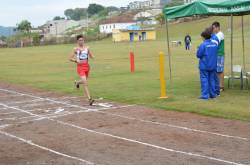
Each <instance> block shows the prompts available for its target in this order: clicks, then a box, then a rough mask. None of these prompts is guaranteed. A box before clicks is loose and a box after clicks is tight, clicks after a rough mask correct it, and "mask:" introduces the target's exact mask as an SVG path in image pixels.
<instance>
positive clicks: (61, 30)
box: [42, 20, 88, 36]
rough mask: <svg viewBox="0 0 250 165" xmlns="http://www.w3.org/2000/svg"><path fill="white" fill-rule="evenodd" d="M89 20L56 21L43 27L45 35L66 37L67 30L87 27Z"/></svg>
mask: <svg viewBox="0 0 250 165" xmlns="http://www.w3.org/2000/svg"><path fill="white" fill-rule="evenodd" d="M87 25H88V22H87V20H80V21H74V20H54V21H48V22H46V24H45V25H43V28H42V29H43V33H44V34H45V35H55V36H58V35H64V34H65V33H66V32H67V30H69V29H71V28H76V27H87Z"/></svg>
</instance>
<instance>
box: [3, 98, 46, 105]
mask: <svg viewBox="0 0 250 165" xmlns="http://www.w3.org/2000/svg"><path fill="white" fill-rule="evenodd" d="M40 101H43V100H42V99H33V100H25V101H13V102H8V105H13V104H24V103H32V102H40Z"/></svg>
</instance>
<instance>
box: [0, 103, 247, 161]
mask: <svg viewBox="0 0 250 165" xmlns="http://www.w3.org/2000/svg"><path fill="white" fill-rule="evenodd" d="M0 104H1V103H0ZM1 105H3V106H7V107H8V105H5V104H1ZM9 108H12V107H9ZM13 109H16V110H19V111H22V112H26V111H25V110H22V109H18V108H13ZM26 113H28V114H30V115H34V116H36V117H39V118H40V119H41V120H42V119H43V117H42V116H39V115H36V114H32V113H31V112H26ZM46 119H48V120H50V121H54V122H56V123H59V124H62V125H65V126H69V127H73V128H77V129H80V130H84V131H87V132H91V133H95V134H98V135H103V136H108V137H112V138H115V139H119V140H123V141H127V142H131V143H137V144H140V145H144V146H147V147H151V148H155V149H161V150H164V151H168V152H174V153H178V154H182V155H187V156H192V157H199V158H203V159H209V160H213V161H217V162H223V163H227V164H234V165H243V164H241V163H236V162H231V161H228V160H223V159H219V158H216V157H210V156H204V155H200V154H195V153H191V152H185V151H179V150H174V149H171V148H165V147H161V146H157V145H154V144H150V143H145V142H141V141H137V140H134V139H128V138H124V137H121V136H116V135H112V134H108V133H104V132H98V131H95V130H91V129H87V128H83V127H80V126H77V125H74V124H70V123H66V122H63V121H59V120H54V119H51V118H46ZM0 133H3V134H5V132H2V131H0ZM12 136H13V135H12ZM22 141H23V140H22ZM27 142H30V141H27ZM30 143H32V142H30ZM31 145H32V144H31Z"/></svg>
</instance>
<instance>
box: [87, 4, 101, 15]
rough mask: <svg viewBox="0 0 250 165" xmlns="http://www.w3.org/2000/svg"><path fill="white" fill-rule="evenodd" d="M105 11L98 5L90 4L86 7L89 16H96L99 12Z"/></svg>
mask: <svg viewBox="0 0 250 165" xmlns="http://www.w3.org/2000/svg"><path fill="white" fill-rule="evenodd" d="M104 9H105V7H103V6H102V5H99V4H95V3H93V4H90V5H89V7H88V14H89V15H90V16H92V15H95V14H98V13H99V12H101V11H103V10H104Z"/></svg>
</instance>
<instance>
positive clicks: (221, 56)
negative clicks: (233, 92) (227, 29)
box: [212, 22, 225, 95]
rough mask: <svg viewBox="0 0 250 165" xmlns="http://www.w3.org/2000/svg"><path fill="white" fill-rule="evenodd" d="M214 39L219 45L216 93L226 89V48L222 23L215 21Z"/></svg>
mask: <svg viewBox="0 0 250 165" xmlns="http://www.w3.org/2000/svg"><path fill="white" fill-rule="evenodd" d="M212 30H213V35H212V41H213V42H215V43H216V44H217V45H218V52H217V78H216V93H217V95H220V92H222V91H224V90H225V88H224V61H225V48H224V34H223V33H222V32H221V30H220V23H219V22H214V23H213V24H212Z"/></svg>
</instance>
